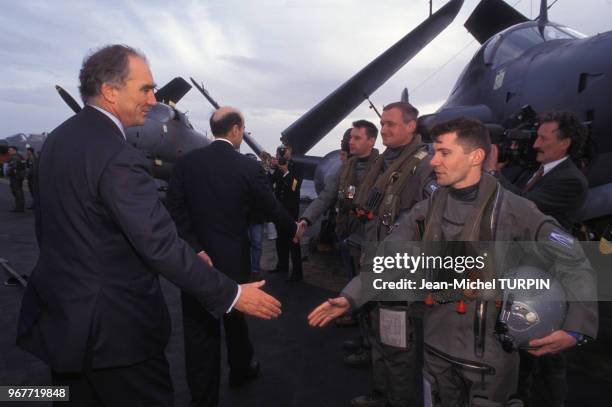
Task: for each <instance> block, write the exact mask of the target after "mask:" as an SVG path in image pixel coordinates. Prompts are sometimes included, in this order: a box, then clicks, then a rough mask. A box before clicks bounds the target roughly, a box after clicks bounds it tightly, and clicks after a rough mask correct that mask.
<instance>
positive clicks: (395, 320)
mask: <svg viewBox="0 0 612 407" xmlns="http://www.w3.org/2000/svg"><path fill="white" fill-rule="evenodd" d="M379 325H380V326H379V330H380V341H381V342H382V343H384V344H385V345H389V346H395V347H396V348H406V311H395V310H391V309H387V308H380V314H379Z"/></svg>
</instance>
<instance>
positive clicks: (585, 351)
mask: <svg viewBox="0 0 612 407" xmlns="http://www.w3.org/2000/svg"><path fill="white" fill-rule="evenodd" d="M3 181H5V180H1V179H0V257H1V258H4V259H7V260H8V261H9V264H10V266H11V267H12V268H13V269H15V270H16V271H17V272H19V273H20V274H24V275H28V274H29V273H30V271H31V270H32V268H33V267H34V265H35V263H36V260H37V256H38V247H37V245H36V239H35V237H34V216H33V212H32V211H26V212H25V213H9V212H8V210H9V209H11V208H12V203H13V201H12V196H11V193H10V190H9V188H8V185H7V184H6V182H3ZM26 199H27V201H26V205H28V204H29V203H30V197H29V194H28V193H27V192H26ZM274 265H275V253H274V242H273V241H265V244H264V257H263V259H262V267H263V268H264V269H272V268H273V267H274ZM304 274H305V280H304V282H298V283H288V282H286V281H285V278H286V276H284V275H282V276H281V275H277V274H270V273H267V272H264V273H263V277H264V278H265V279H266V281H267V285H266V290H267V291H268V292H269V293H271V294H272V295H274V296H275V297H276V298H278V299H279V300H280V301H281V302H282V303H283V314H282V316H281V317H280V318H279V319H277V320H273V321H261V320H257V319H254V318H249V328H250V333H251V339H252V342H253V344H254V347H255V358H256V359H257V360H258V361H260V362H261V366H262V368H261V373H260V376H259V377H258V378H257V379H256V380H254V381H252V382H250V383H248V384H246V385H244V386H242V387H240V388H238V389H230V388H229V386H228V384H227V383H228V371H227V367H226V365H225V357H223V358H222V367H221V369H222V378H221V393H220V400H221V402H220V406H222V407H226V406H241V407H242V406H244V407H250V406H266V407H267V406H270V407H276V406H278V407H302V406H303V407H306V406H330V407H331V406H348V405H349V400H350V399H351V398H352V397H355V396H358V395H361V394H365V393H366V392H368V391H369V386H370V373H369V370H368V369H361V370H360V369H351V368H346V367H344V366H343V365H342V358H343V356H344V354H343V351H342V350H341V344H342V342H343V341H344V340H345V339H349V338H353V337H355V336H356V335H357V329H356V328H339V327H336V326H333V325H332V326H330V327H327V328H324V329H312V328H309V327H308V326H307V323H306V315H307V314H308V312H309V311H310V310H311V309H312V308H313V307H315V306H316V305H318V304H319V303H321V302H322V301H324V300H325V299H327V298H329V297H330V296H333V295H334V294H335V293H337V292H338V290H339V289H340V288H341V287H342V286H343V285H344V283H345V282H346V279H345V278H344V276H343V274H342V270H341V267H340V264H339V261H338V254H337V252H335V251H331V252H316V251H312V252H311V253H310V255H309V261H307V262H305V263H304ZM8 277H9V275H8V273H7V272H6V271H5V270H4V269H2V268H1V267H0V385H46V384H49V383H50V373H49V369H48V367H47V366H46V365H45V364H44V363H43V362H41V361H39V360H38V359H36V358H35V357H33V356H31V355H29V354H27V353H26V352H24V351H22V350H20V349H19V348H18V347H17V346H16V345H15V330H16V323H17V318H18V313H19V308H20V304H21V296H22V294H23V288H21V286H6V285H5V284H4V282H5V281H6V280H7V278H8ZM162 287H163V291H164V294H165V297H166V300H167V303H168V307H169V310H170V315H171V318H172V335H171V338H170V343H169V345H168V347H167V349H166V355H167V357H168V359H169V362H170V370H171V375H172V379H173V384H174V391H175V402H176V403H175V405H176V406H177V407H186V406H188V405H189V391H188V389H187V385H186V381H185V373H184V355H183V332H182V324H181V318H182V315H181V309H180V297H179V290H178V289H177V288H176V287H174V286H173V285H172V284H170V283H169V282H167V281H166V280H164V279H163V278H162ZM600 314H601V315H600V317H601V323H600V325H601V327H602V328H601V329H600V331H601V332H600V338H599V340H598V341H597V342H595V343H593V344H589V345H587V346H585V347H582V348H575V349H573V350H571V351H570V352H568V360H569V369H568V381H569V384H570V386H569V402H568V406H570V407H573V406H579V407H603V406H610V405H612V396H610V393H608V391H612V351H611V350H610V349H612V332H611V331H612V318H611V316H612V303H610V302H607V303H600ZM3 405H30V406H50V405H51V404H50V403H33V402H31V403H25V404H21V403H20V404H17V403H5V404H3V403H2V402H0V406H3Z"/></svg>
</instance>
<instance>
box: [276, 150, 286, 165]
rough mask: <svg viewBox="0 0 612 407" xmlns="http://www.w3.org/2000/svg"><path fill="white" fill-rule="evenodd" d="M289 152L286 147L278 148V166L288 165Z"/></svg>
mask: <svg viewBox="0 0 612 407" xmlns="http://www.w3.org/2000/svg"><path fill="white" fill-rule="evenodd" d="M286 152H287V147H286V146H278V148H277V149H276V156H277V157H278V165H287V158H286V157H285V153H286Z"/></svg>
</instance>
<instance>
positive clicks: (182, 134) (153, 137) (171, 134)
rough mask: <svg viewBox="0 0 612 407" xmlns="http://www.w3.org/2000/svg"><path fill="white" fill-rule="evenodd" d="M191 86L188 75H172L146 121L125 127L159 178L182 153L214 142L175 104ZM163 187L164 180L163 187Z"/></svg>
mask: <svg viewBox="0 0 612 407" xmlns="http://www.w3.org/2000/svg"><path fill="white" fill-rule="evenodd" d="M55 89H56V90H57V92H58V93H59V95H60V97H61V98H62V99H63V100H64V102H66V104H67V105H68V106H69V107H70V108H71V109H72V110H73V111H74V112H75V113H78V112H79V111H81V106H80V105H79V103H78V102H77V101H76V100H74V98H73V97H72V96H71V95H70V94H69V93H68V92H67V91H66V90H64V89H63V88H62V87H61V86H59V85H56V86H55ZM190 89H191V85H190V84H189V83H187V81H186V80H185V79H183V78H181V77H176V78H174V79H172V80H171V81H170V82H168V83H167V84H166V85H164V86H163V87H161V88H160V89H158V90H157V91H156V92H155V99H156V100H157V103H156V104H155V105H154V106H153V107H152V108H151V110H150V111H149V112H148V113H147V115H146V118H145V122H144V124H143V125H142V126H135V127H130V128H128V129H126V139H127V141H128V143H130V144H132V145H133V146H134V147H136V148H138V149H140V150H142V151H143V152H144V153H145V154H146V156H147V158H148V159H149V160H150V162H151V167H152V169H153V176H154V177H155V178H156V179H158V180H161V181H165V180H168V179H169V177H170V174H171V172H172V164H173V163H174V162H175V161H176V159H177V158H178V157H180V156H181V155H182V154H184V153H186V152H189V151H191V150H193V149H196V148H200V147H205V146H207V145H208V144H210V142H211V141H210V140H209V139H208V138H207V137H206V135H204V134H202V133H200V132H198V131H197V130H195V129H194V127H193V125H192V124H191V123H190V122H189V119H188V118H187V115H185V113H183V112H181V111H180V110H178V109H177V108H176V104H177V103H178V102H179V101H180V100H181V99H182V98H183V96H185V95H186V94H187V92H189V90H190ZM164 187H165V185H164V183H163V182H162V183H161V185H160V188H161V189H164Z"/></svg>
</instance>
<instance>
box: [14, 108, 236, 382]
mask: <svg viewBox="0 0 612 407" xmlns="http://www.w3.org/2000/svg"><path fill="white" fill-rule="evenodd" d="M149 170H150V168H149V164H148V162H147V161H146V159H145V158H144V156H143V154H142V153H141V152H140V151H139V150H136V149H135V148H133V147H132V146H130V145H129V144H128V143H127V142H126V141H125V139H124V138H123V136H122V134H121V131H120V130H119V128H118V127H117V126H116V125H115V124H114V123H113V122H112V120H110V119H109V118H108V117H106V116H105V115H104V114H103V113H101V112H99V111H97V110H96V109H94V108H92V107H85V108H84V109H83V110H82V111H81V112H80V113H78V114H77V115H75V116H73V117H71V118H70V119H68V120H67V121H65V122H64V123H63V124H61V125H60V126H59V127H58V128H57V129H55V130H54V131H53V132H52V133H51V134H50V135H49V137H48V138H47V140H46V142H45V145H44V147H43V150H42V153H41V156H40V160H39V166H38V174H37V175H38V181H39V182H38V187H37V189H38V192H39V201H40V202H39V204H38V205H37V209H36V223H37V239H38V243H39V246H40V256H39V259H38V263H37V264H36V266H35V268H34V270H33V271H32V274H31V276H30V280H29V283H28V287H27V289H26V291H25V293H24V297H23V302H22V308H21V315H20V318H19V327H18V344H19V345H20V346H21V347H22V348H24V349H25V350H27V351H29V352H31V353H33V354H34V355H36V356H38V357H39V358H40V359H42V360H44V361H45V362H46V363H47V364H49V365H50V366H51V368H52V369H54V370H55V371H58V372H70V371H81V370H82V369H83V364H84V362H85V361H86V359H91V366H92V367H93V368H105V367H113V366H125V365H130V364H134V363H138V362H141V361H144V360H147V359H149V358H151V357H153V356H156V355H159V354H160V352H162V351H163V350H164V348H165V347H166V345H167V343H168V338H169V334H170V320H169V315H168V310H167V307H166V302H165V300H164V296H163V294H162V291H161V289H160V283H159V274H162V275H163V276H164V277H166V278H167V279H168V280H170V281H171V282H173V283H174V284H176V285H177V286H179V287H180V288H181V289H183V290H186V291H188V292H190V293H192V294H193V295H194V296H196V297H198V298H200V299H201V301H202V303H203V304H204V305H205V306H206V308H207V309H208V310H209V311H210V312H211V313H212V314H214V315H216V316H220V315H222V314H224V313H225V312H226V311H227V310H228V309H229V307H230V305H231V303H232V301H233V300H234V299H235V297H236V294H237V290H238V287H237V285H236V283H234V282H232V281H231V280H229V279H228V278H227V277H226V276H224V275H223V274H221V273H219V272H218V271H217V270H215V269H213V268H210V267H208V266H207V265H205V264H204V262H203V261H201V260H200V259H199V258H198V257H197V255H196V253H195V252H194V251H193V250H192V249H191V248H189V246H188V245H187V244H186V243H185V242H184V241H183V240H181V239H179V237H178V234H177V232H176V228H175V226H174V223H173V222H172V219H171V218H170V215H169V214H168V213H167V211H166V209H165V208H164V206H163V205H162V204H161V202H160V201H159V199H158V192H157V187H156V184H155V182H154V180H153V178H152V176H151V175H150V172H149Z"/></svg>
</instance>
